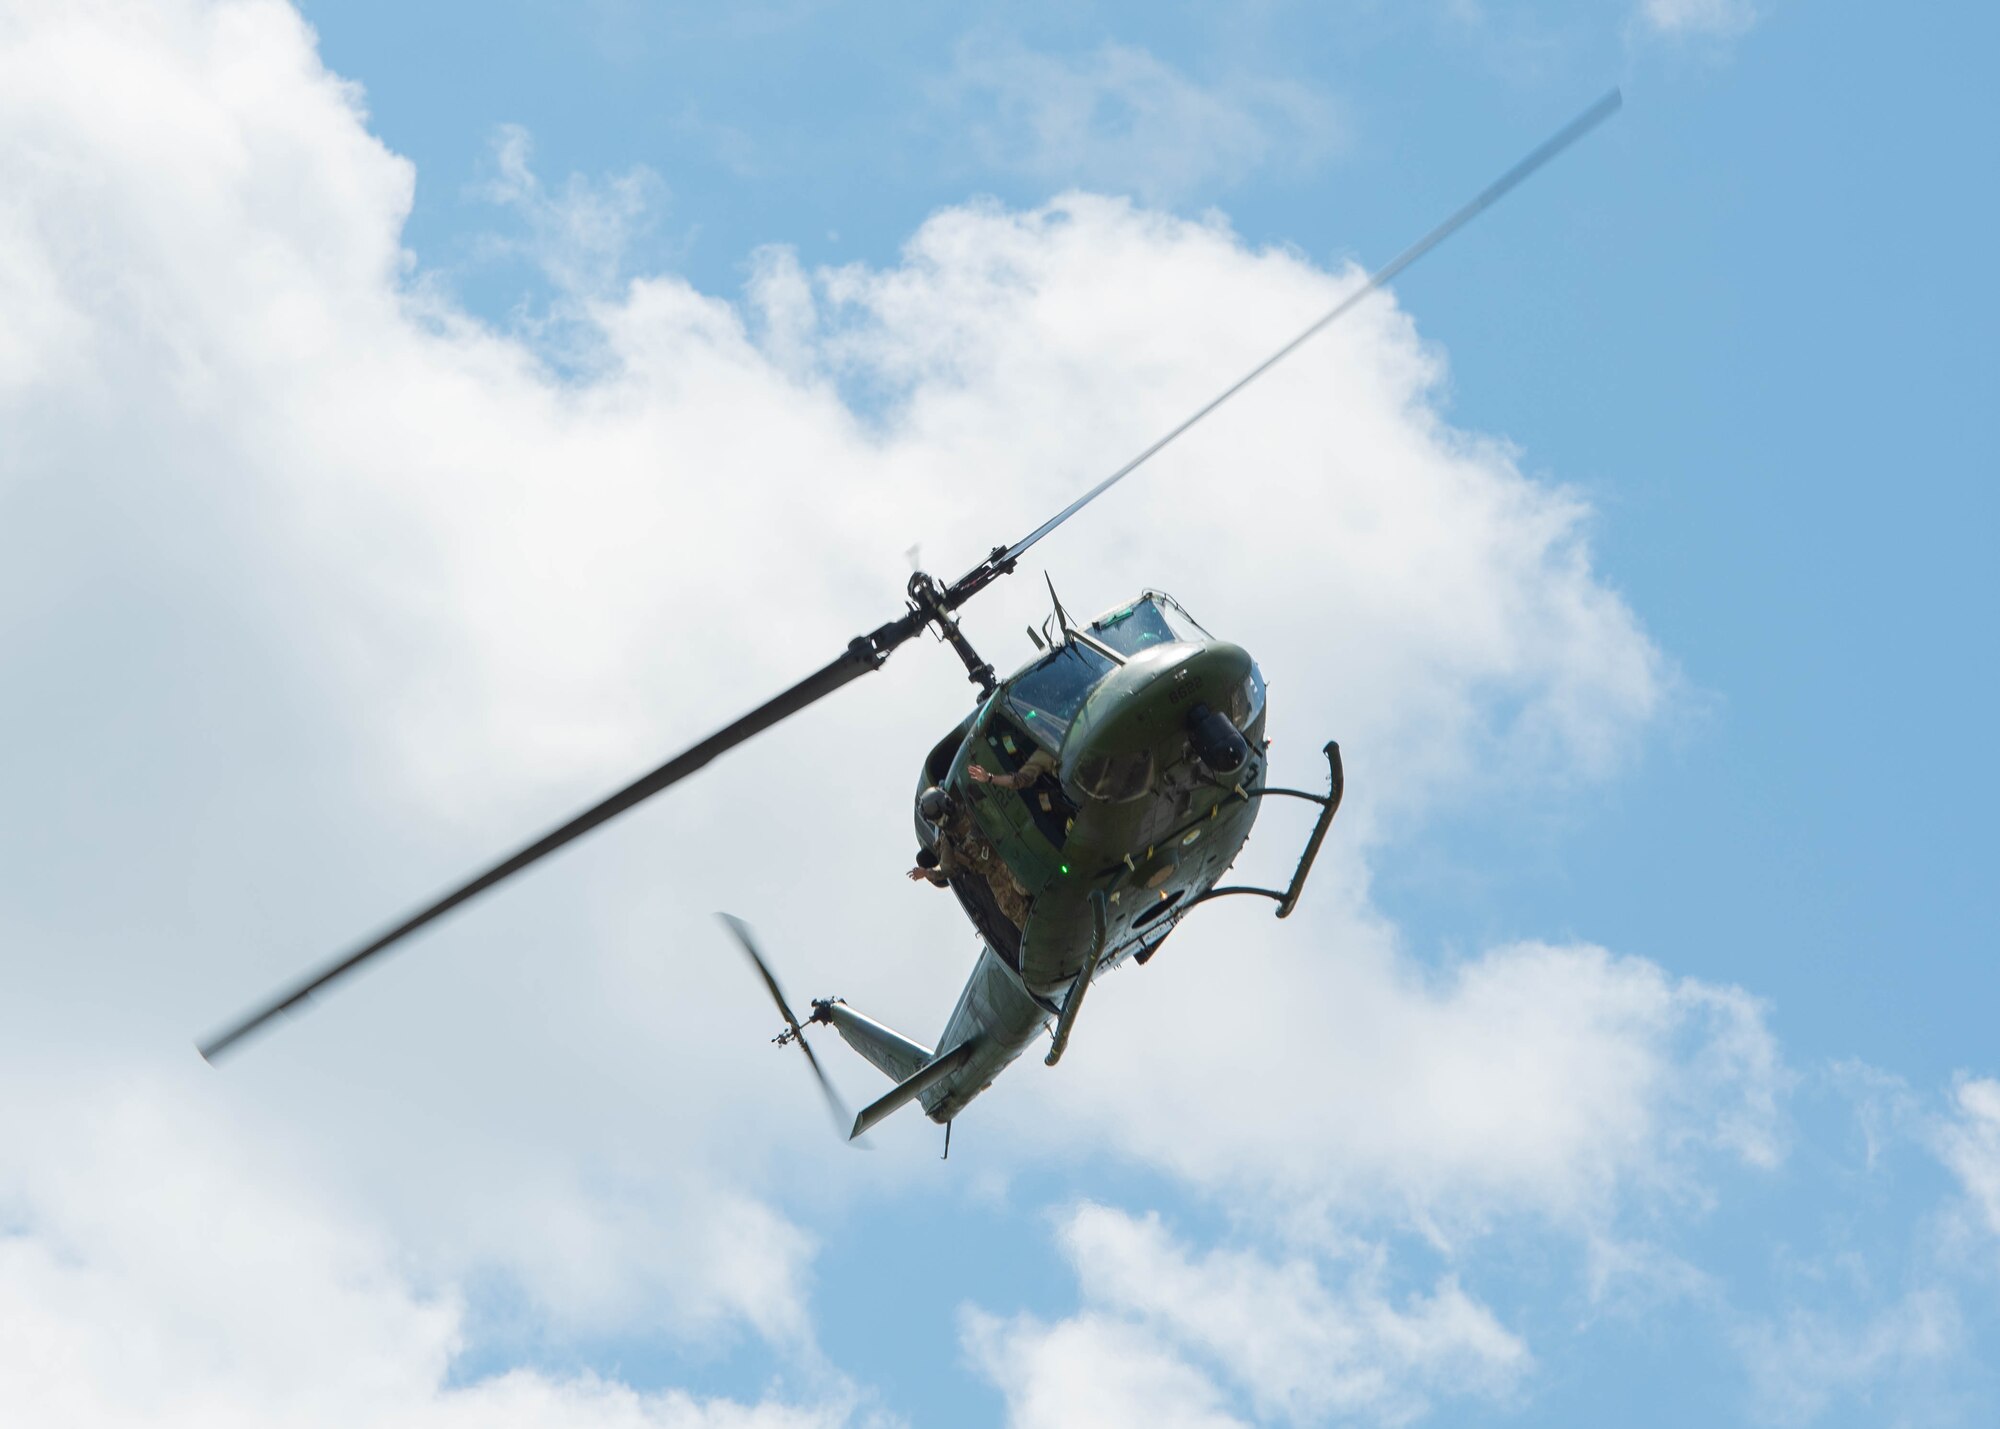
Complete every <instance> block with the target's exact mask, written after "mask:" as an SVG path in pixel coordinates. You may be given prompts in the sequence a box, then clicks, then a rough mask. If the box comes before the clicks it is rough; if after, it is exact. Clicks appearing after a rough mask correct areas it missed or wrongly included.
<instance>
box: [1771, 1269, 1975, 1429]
mask: <svg viewBox="0 0 2000 1429" xmlns="http://www.w3.org/2000/svg"><path fill="white" fill-rule="evenodd" d="M1962 1336H1963V1329H1962V1326H1961V1323H1960V1316H1959V1310H1958V1303H1957V1301H1956V1299H1955V1298H1954V1297H1953V1296H1952V1295H1951V1294H1950V1292H1949V1291H1946V1290H1942V1289H1937V1288H1927V1289H1917V1290H1912V1291H1911V1292H1909V1294H1907V1295H1905V1296H1904V1297H1903V1298H1902V1299H1901V1300H1899V1301H1897V1302H1896V1303H1895V1304H1893V1305H1889V1306H1886V1307H1884V1308H1883V1309H1882V1310H1880V1311H1878V1312H1876V1313H1875V1314H1873V1315H1871V1316H1869V1317H1868V1318H1866V1319H1865V1320H1863V1321H1860V1322H1859V1323H1850V1322H1848V1321H1845V1320H1843V1319H1841V1318H1839V1317H1838V1316H1836V1315H1833V1314H1830V1313H1828V1312H1826V1311H1823V1310H1818V1309H1814V1310H1794V1311H1792V1312H1791V1313H1790V1314H1789V1315H1787V1316H1786V1317H1785V1319H1784V1320H1783V1321H1782V1322H1777V1323H1773V1322H1760V1323H1757V1324H1753V1325H1750V1326H1747V1327H1746V1328H1744V1329H1743V1330H1741V1331H1739V1332H1738V1333H1737V1335H1736V1348H1737V1352H1738V1353H1739V1354H1741V1355H1742V1357H1743V1361H1744V1365H1745V1367H1746V1368H1747V1369H1748V1371H1749V1374H1750V1382H1751V1388H1752V1392H1753V1395H1754V1400H1753V1403H1754V1407H1755V1409H1756V1411H1757V1412H1758V1414H1759V1415H1760V1417H1763V1418H1765V1419H1767V1420H1770V1421H1772V1422H1775V1423H1780V1424H1804V1423H1809V1422H1811V1421H1812V1420H1814V1419H1816V1418H1818V1417H1819V1416H1820V1415H1821V1414H1823V1413H1825V1412H1826V1410H1827V1409H1828V1408H1829V1407H1830V1406H1832V1405H1833V1403H1834V1402H1835V1401H1836V1400H1838V1399H1843V1398H1858V1399H1860V1400H1861V1401H1862V1402H1863V1403H1868V1402H1870V1399H1869V1397H1870V1395H1871V1393H1872V1391H1873V1390H1874V1388H1875V1387H1876V1386H1877V1385H1878V1384H1880V1383H1883V1382H1884V1381H1894V1380H1896V1379H1898V1378H1901V1377H1906V1376H1909V1375H1912V1374H1914V1373H1918V1372H1920V1371H1921V1370H1922V1369H1923V1368H1924V1367H1926V1366H1929V1365H1935V1364H1937V1363H1939V1362H1941V1361H1943V1360H1945V1359H1947V1358H1948V1357H1950V1356H1951V1355H1953V1354H1954V1353H1956V1351H1957V1350H1958V1348H1959V1344H1960V1341H1961V1339H1962ZM1904 1401H1905V1396H1904V1395H1903V1394H1902V1393H1901V1392H1900V1390H1898V1391H1897V1401H1896V1402H1904Z"/></svg>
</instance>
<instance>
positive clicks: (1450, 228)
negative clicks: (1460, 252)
mask: <svg viewBox="0 0 2000 1429" xmlns="http://www.w3.org/2000/svg"><path fill="white" fill-rule="evenodd" d="M1624 102H1625V97H1624V95H1622V94H1621V93H1620V92H1619V91H1618V90H1616V89H1613V90H1612V91H1611V92H1610V93H1608V94H1606V95H1605V96H1604V97H1603V98H1601V99H1599V100H1598V101H1597V102H1596V103H1595V104H1593V105H1591V106H1590V107H1589V108H1588V109H1586V110H1584V111H1583V113H1581V114H1579V115H1577V116H1576V118H1574V119H1572V120H1570V121H1569V123H1567V124H1565V125H1563V127H1562V128H1560V129H1558V130H1557V131H1556V132H1555V133H1554V134H1553V135H1551V136H1550V137H1549V138H1547V139H1545V140H1544V141H1543V142H1542V143H1541V144H1540V145H1539V146H1538V147H1537V148H1536V149H1535V150H1534V151H1533V152H1531V153H1530V154H1529V155H1528V156H1527V157H1526V158H1525V159H1522V160H1521V161H1520V162H1519V163H1518V164H1516V165H1514V167H1513V168H1511V169H1509V170H1507V172H1506V173H1504V174H1502V175H1501V176H1500V177H1499V178H1497V179H1495V180H1494V181H1493V182H1492V183H1490V184H1488V185H1487V186H1486V187H1485V188H1484V189H1481V190H1480V192H1479V195H1478V196H1477V197H1476V198H1474V199H1473V200H1472V201H1471V202H1470V203H1468V204H1466V205H1465V206H1464V207H1463V208H1461V209H1459V210H1458V211H1457V212H1456V213H1454V214H1452V216H1451V217H1450V218H1447V219H1446V220H1445V221H1444V222H1443V223H1440V224H1439V225H1438V226H1437V227H1436V228H1433V229H1432V230H1431V231H1430V232H1429V233H1426V234H1425V235H1424V236H1423V237H1422V238H1419V239H1418V240H1417V241H1416V242H1415V243H1412V244H1411V245H1410V246H1409V247H1408V248H1405V249H1404V250H1403V251H1402V252H1401V253H1398V254H1397V255H1396V256H1395V257H1394V258H1391V259H1390V260H1389V261H1388V262H1387V263H1384V264H1383V265H1382V266H1381V267H1380V268H1378V269H1376V270H1375V271H1374V272H1373V273H1371V274H1369V275H1368V281H1366V282H1365V283H1363V284H1362V285H1361V286H1360V287H1358V288H1356V289H1355V290H1354V291H1353V292H1351V293H1349V294H1348V295H1347V296H1346V297H1344V298H1342V299H1341V300H1340V302H1339V303H1337V304H1336V305H1335V306H1334V308H1333V310H1332V311H1331V312H1329V313H1327V314H1326V315H1325V316H1324V317H1322V318H1320V319H1319V321H1317V322H1315V323H1314V324H1313V325H1312V326H1311V327H1309V328H1307V329H1306V330H1305V331H1304V332H1302V333H1300V334H1299V335H1298V336H1297V337H1295V338H1293V339H1292V340H1291V341H1290V342H1288V343H1286V344H1285V345H1284V346H1283V347H1281V348H1279V349H1278V350H1277V351H1276V352H1274V353H1272V354H1271V355H1270V356H1269V357H1267V358H1265V359H1264V360H1263V361H1262V362H1260V363H1258V364H1257V365H1256V366H1255V367H1253V368H1251V369H1250V371H1248V372H1247V373H1245V374H1244V375H1243V376H1242V377H1240V378H1238V379H1237V380H1236V381H1235V382H1234V383H1233V384H1232V385H1231V386H1229V387H1227V388H1225V389H1224V390H1223V391H1222V392H1221V393H1220V394H1218V395H1217V396H1215V397H1214V398H1212V399H1210V401H1209V402H1208V403H1207V405H1205V406H1203V407H1202V408H1201V409H1200V410H1198V411H1197V412H1195V414H1194V415H1193V416H1191V417H1189V418H1188V419H1187V420H1186V421H1184V422H1182V423H1181V424H1180V425H1179V426H1177V427H1175V428H1174V429H1173V430H1172V431H1170V432H1168V433H1167V434H1166V435H1165V436H1164V437H1161V438H1160V439H1159V440H1158V441H1156V442H1154V443H1153V444H1152V445H1151V446H1149V447H1147V448H1146V449H1145V450H1144V451H1142V452H1140V453H1139V454H1138V455H1137V456H1135V457H1133V458H1132V460H1130V461H1128V462H1126V463H1125V465H1123V466H1121V467H1119V468H1118V470H1116V471H1114V472H1112V473H1111V475H1109V476H1107V477H1105V478H1104V480H1102V481H1100V482H1098V483H1097V485H1095V486H1093V487H1091V488H1090V490H1088V491H1086V492H1084V493H1083V495H1081V496H1079V497H1077V499H1076V500H1074V501H1072V502H1070V504H1069V505H1067V506H1065V507H1064V508H1063V509H1062V510H1060V511H1058V512H1057V513H1056V514H1055V515H1054V516H1052V517H1051V518H1049V519H1048V520H1047V521H1044V522H1043V523H1042V524H1041V525H1040V526H1037V527H1036V528H1035V529H1034V530H1033V531H1030V532H1029V533H1028V534H1027V535H1026V536H1023V537H1022V538H1021V539H1020V540H1018V541H1016V542H1015V543H1014V544H1013V545H1011V546H1009V547H1007V549H1006V550H1005V551H1001V552H996V553H995V554H994V555H993V556H992V557H991V558H989V559H988V561H987V562H986V565H987V566H993V567H997V566H1005V565H1006V564H1008V563H1009V562H1010V561H1014V560H1016V559H1018V558H1019V557H1020V555H1021V553H1022V552H1024V551H1026V550H1027V549H1028V547H1030V546H1032V545H1034V544H1035V542H1037V541H1039V540H1041V539H1042V537H1044V536H1046V535H1048V534H1049V532H1051V531H1053V530H1055V529H1056V527H1058V526H1060V525H1062V523H1063V522H1065V521H1067V520H1069V518H1070V517H1072V516H1074V515H1076V513H1077V512H1079V511H1081V510H1083V508H1084V507H1086V506H1088V505H1090V503H1091V502H1093V501H1095V500H1096V499H1097V498H1098V497H1100V496H1102V495H1103V494H1104V493H1105V492H1107V491H1109V490H1110V489H1111V488H1112V487H1114V486H1116V485H1117V484H1118V483H1119V482H1121V481H1123V480H1124V479H1125V478H1126V477H1128V476H1130V475H1131V474H1132V473H1133V472H1135V471H1137V470H1138V469H1139V468H1140V467H1141V466H1144V465H1145V464H1146V462H1148V461H1149V460H1151V459H1152V458H1153V456H1154V455H1155V454H1156V453H1158V452H1159V450H1160V449H1161V448H1162V447H1164V446H1166V445H1167V443H1169V442H1171V441H1173V440H1174V439H1175V438H1176V437H1178V436H1180V435H1181V433H1183V432H1185V431H1186V430H1187V429H1188V428H1189V427H1192V426H1193V425H1194V424H1195V423H1196V422H1199V421H1200V420H1201V419H1202V418H1203V417H1206V416H1207V415H1208V414H1209V413H1210V412H1213V411H1214V410H1215V409H1216V408H1217V407H1220V406H1221V405H1222V404H1223V403H1224V402H1227V401H1228V400H1229V399H1230V398H1231V397H1234V396H1235V395H1236V394H1237V393H1238V392H1241V391H1242V390H1243V389H1244V388H1245V387H1248V386H1249V385H1250V384H1251V383H1252V382H1255V381H1256V380H1257V379H1258V378H1259V377H1262V376H1263V375H1264V374H1265V373H1266V372H1268V371H1270V370H1271V368H1273V367H1275V366H1277V364H1278V363H1279V362H1280V361H1282V360H1283V359H1285V358H1287V357H1289V356H1291V354H1292V352H1293V351H1294V350H1295V349H1296V348H1298V347H1299V346H1300V345H1301V344H1302V343H1304V342H1305V341H1306V340H1307V339H1308V338H1310V337H1313V336H1315V335H1316V334H1317V333H1318V332H1319V331H1320V329H1321V328H1323V327H1325V326H1326V325H1327V324H1328V323H1331V322H1332V321H1333V320H1334V319H1335V318H1338V317H1340V316H1341V315H1342V314H1343V313H1345V312H1347V311H1348V310H1349V309H1350V308H1352V307H1353V306H1354V305H1355V304H1357V303H1359V302H1360V301H1361V300H1362V299H1363V298H1365V297H1367V296H1368V295H1369V294H1370V293H1372V292H1374V291H1375V290H1376V289H1378V288H1382V287H1386V286H1387V285H1388V284H1389V283H1391V282H1394V281H1395V279H1396V276H1397V274H1399V273H1401V272H1402V271H1403V270H1404V269H1405V268H1408V267H1409V266H1410V265H1411V264H1412V263H1414V262H1416V261H1417V260H1418V259H1419V258H1421V257H1423V256H1424V255H1425V254H1426V253H1428V252H1430V251H1431V250H1432V249H1433V248H1435V247H1437V246H1438V245H1439V244H1440V243H1442V242H1444V241H1445V239H1447V238H1449V237H1451V236H1452V234H1454V233H1456V232H1458V230H1459V229H1461V228H1463V227H1465V225H1466V224H1468V223H1470V222H1472V220H1473V219H1475V218H1477V217H1479V215H1480V214H1482V213H1484V212H1485V211H1486V210H1487V209H1489V208H1491V207H1492V206H1493V205H1494V204H1496V203H1498V202H1499V201H1500V200H1501V199H1502V198H1503V197H1505V196H1506V194H1507V192H1508V191H1509V190H1510V189H1513V188H1514V187H1515V186H1517V185H1518V184H1520V182H1521V181H1522V180H1523V179H1525V178H1527V177H1528V176H1529V175H1530V174H1532V173H1534V172H1535V170H1537V169H1539V168H1541V167H1542V165H1544V164H1546V163H1548V161H1549V160H1551V159H1553V158H1554V157H1555V156H1556V155H1558V154H1560V153H1561V152H1562V151H1563V150H1565V149H1567V148H1568V147H1569V146H1570V145H1571V144H1574V143H1575V142H1576V141H1577V140H1578V139H1581V138H1582V137H1583V136H1584V135H1585V134H1588V133H1589V132H1590V131H1591V130H1592V129H1595V128H1596V127H1597V126H1598V125H1599V124H1602V123H1603V122H1604V121H1605V120H1606V119H1609V118H1610V117H1611V116H1612V115H1613V114H1616V113H1617V112H1618V109H1619V106H1621V105H1622V104H1624ZM982 569H983V568H982ZM974 574H977V571H975V572H974ZM968 578H969V577H968ZM960 584H964V582H961V583H960ZM981 584H984V582H981Z"/></svg>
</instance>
